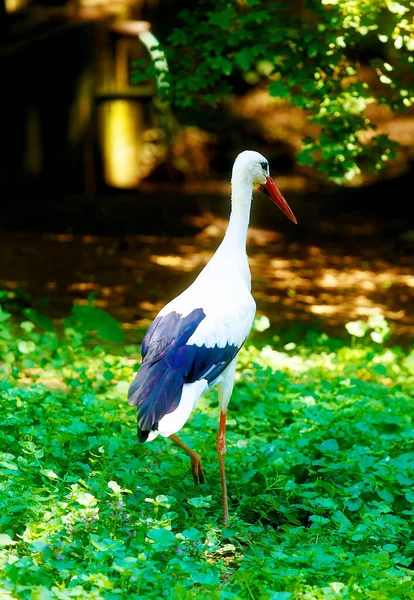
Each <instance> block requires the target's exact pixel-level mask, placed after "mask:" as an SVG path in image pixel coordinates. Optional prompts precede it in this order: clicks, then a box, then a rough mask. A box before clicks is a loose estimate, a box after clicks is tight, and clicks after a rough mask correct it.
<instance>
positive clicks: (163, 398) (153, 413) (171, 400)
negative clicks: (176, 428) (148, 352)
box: [128, 358, 184, 442]
mask: <svg viewBox="0 0 414 600" xmlns="http://www.w3.org/2000/svg"><path fill="white" fill-rule="evenodd" d="M183 385H184V379H183V376H182V375H181V373H180V372H179V371H177V370H175V369H172V368H171V367H170V365H169V364H168V362H167V360H166V359H165V358H162V359H161V360H159V361H157V362H148V363H146V362H144V363H143V364H142V365H141V368H140V369H139V371H138V373H137V374H136V376H135V379H134V381H133V382H132V383H131V385H130V388H129V391H128V403H129V404H130V405H131V406H136V407H137V423H138V440H139V442H145V441H146V440H147V438H148V436H149V434H150V432H151V431H155V430H156V429H157V428H158V423H159V421H160V420H161V419H162V418H163V417H164V416H165V415H167V414H169V413H171V412H173V411H174V410H175V409H176V408H177V406H178V405H179V403H180V397H181V392H182V388H183Z"/></svg>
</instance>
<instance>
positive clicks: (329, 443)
mask: <svg viewBox="0 0 414 600" xmlns="http://www.w3.org/2000/svg"><path fill="white" fill-rule="evenodd" d="M319 448H320V449H321V450H322V452H326V453H328V454H329V453H331V452H332V453H334V454H335V453H336V452H338V450H339V446H338V442H337V441H336V440H334V439H331V440H325V441H324V442H322V444H321V445H320V446H319Z"/></svg>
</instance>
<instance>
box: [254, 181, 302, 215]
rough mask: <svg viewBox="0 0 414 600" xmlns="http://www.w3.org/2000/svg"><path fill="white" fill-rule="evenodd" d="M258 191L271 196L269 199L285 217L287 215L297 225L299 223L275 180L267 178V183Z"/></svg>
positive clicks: (260, 186)
mask: <svg viewBox="0 0 414 600" xmlns="http://www.w3.org/2000/svg"><path fill="white" fill-rule="evenodd" d="M258 189H259V190H260V191H261V192H264V193H265V194H267V196H269V198H271V199H272V200H273V202H274V203H275V204H276V206H278V207H279V208H280V210H281V211H282V213H283V214H284V215H286V216H287V218H288V219H290V220H291V221H293V222H294V223H295V224H296V225H297V223H298V222H297V220H296V217H295V215H294V214H293V212H292V211H291V209H290V206H289V204H288V203H287V202H286V200H285V199H284V198H283V196H282V193H281V191H280V190H279V188H278V187H277V185H276V184H275V182H274V181H273V179H272V178H271V177H267V178H266V183H263V184H262V185H259V188H258Z"/></svg>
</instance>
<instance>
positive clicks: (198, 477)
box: [169, 434, 206, 485]
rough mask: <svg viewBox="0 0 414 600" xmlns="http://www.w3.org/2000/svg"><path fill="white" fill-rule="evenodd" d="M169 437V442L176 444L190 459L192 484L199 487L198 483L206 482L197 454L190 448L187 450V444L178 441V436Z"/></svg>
mask: <svg viewBox="0 0 414 600" xmlns="http://www.w3.org/2000/svg"><path fill="white" fill-rule="evenodd" d="M169 437H170V440H172V441H173V442H174V444H176V445H177V446H179V447H180V448H182V449H183V450H184V452H185V453H186V454H187V456H189V457H190V460H191V472H192V474H193V478H194V483H195V484H196V485H199V484H200V483H205V482H206V480H205V477H204V471H203V467H202V466H201V458H200V456H199V455H198V454H197V452H194V450H191V448H189V447H188V446H187V444H184V442H183V441H182V440H180V438H179V437H178V435H175V434H173V435H170V436H169Z"/></svg>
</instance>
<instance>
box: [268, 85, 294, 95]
mask: <svg viewBox="0 0 414 600" xmlns="http://www.w3.org/2000/svg"><path fill="white" fill-rule="evenodd" d="M269 94H270V95H271V96H276V97H278V98H287V96H289V94H290V90H289V88H288V87H287V85H286V84H285V83H283V81H272V83H271V84H270V85H269Z"/></svg>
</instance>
